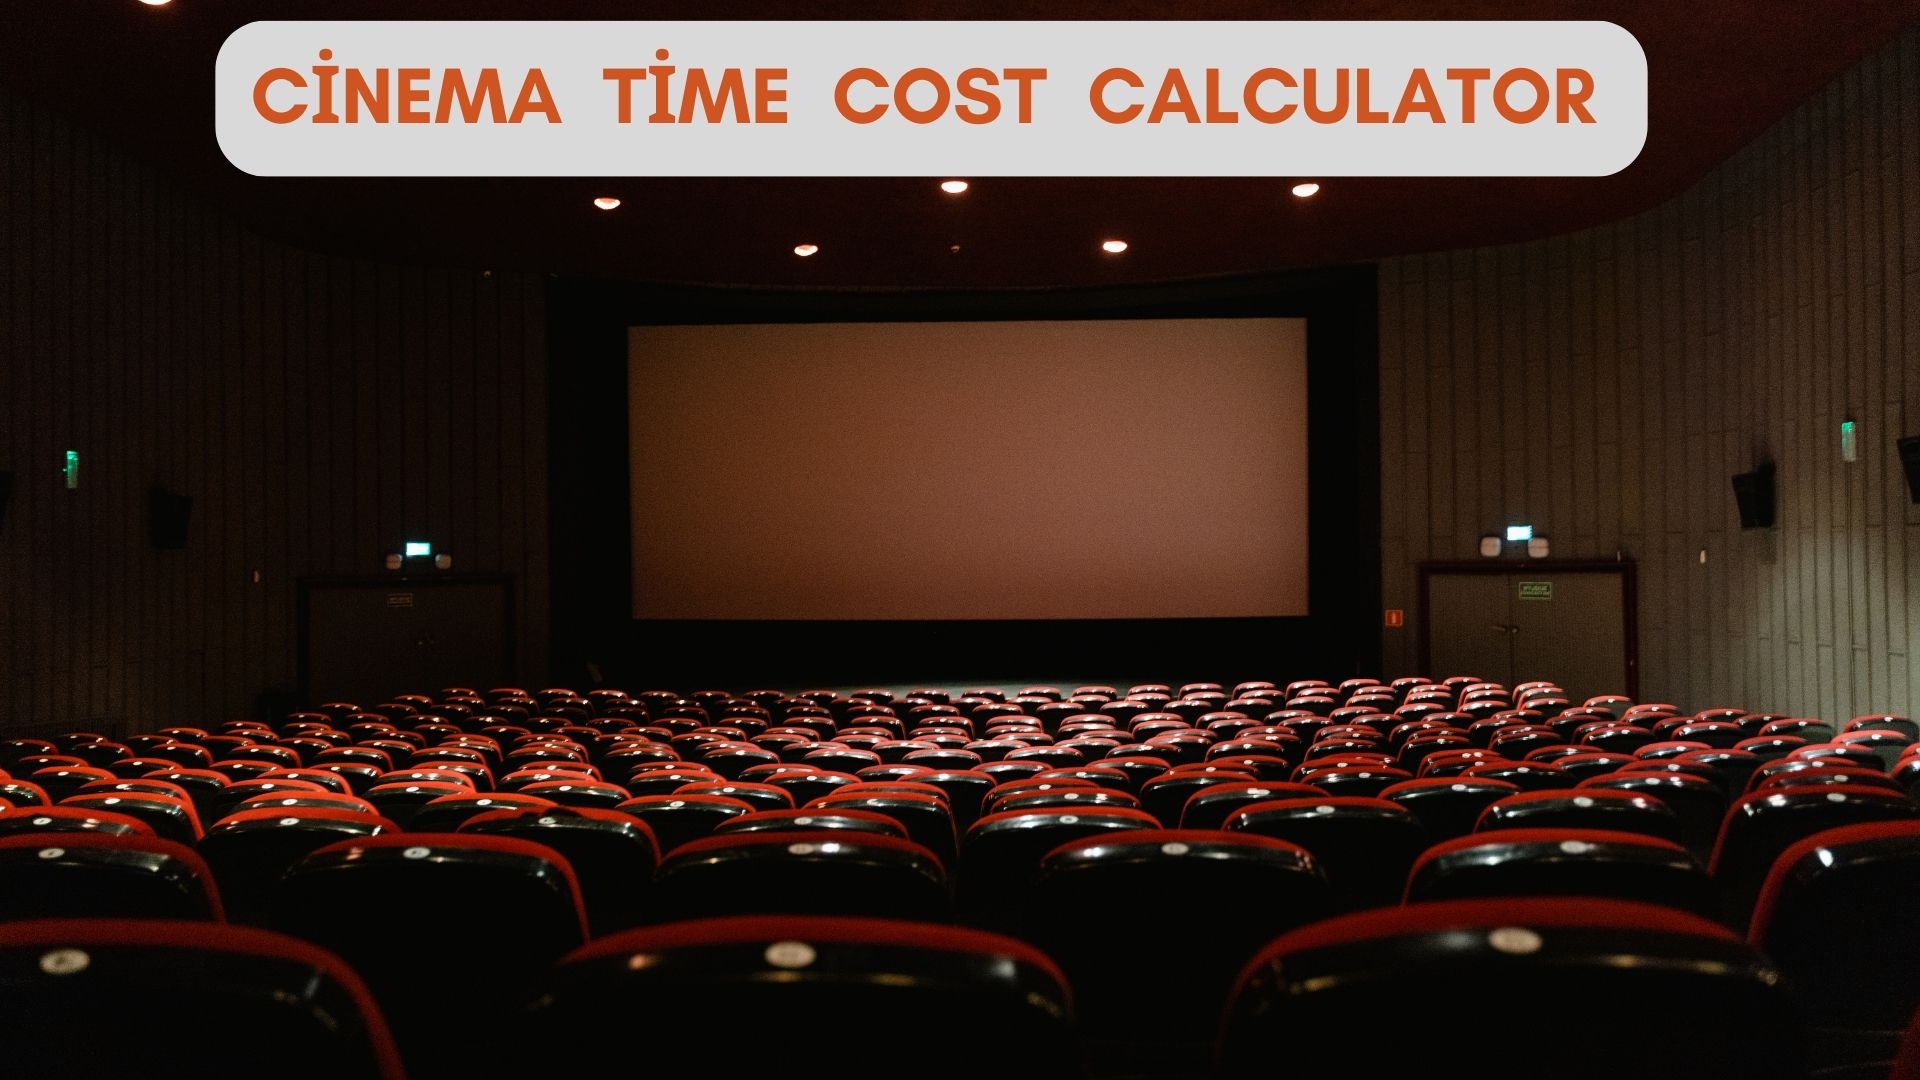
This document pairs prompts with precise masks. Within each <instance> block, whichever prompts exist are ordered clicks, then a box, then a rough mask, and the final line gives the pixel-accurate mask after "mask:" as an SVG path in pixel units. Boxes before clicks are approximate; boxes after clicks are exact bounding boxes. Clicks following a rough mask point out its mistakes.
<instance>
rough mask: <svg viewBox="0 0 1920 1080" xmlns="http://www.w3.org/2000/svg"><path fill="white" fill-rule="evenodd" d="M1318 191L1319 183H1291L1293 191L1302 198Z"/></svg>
mask: <svg viewBox="0 0 1920 1080" xmlns="http://www.w3.org/2000/svg"><path fill="white" fill-rule="evenodd" d="M1319 191H1320V185H1319V184H1312V183H1308V184H1295V185H1293V193H1294V194H1295V195H1298V196H1299V197H1301V198H1303V199H1304V198H1307V197H1309V196H1311V195H1314V194H1317V193H1318V192H1319Z"/></svg>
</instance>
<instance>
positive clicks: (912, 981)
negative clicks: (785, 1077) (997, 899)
mask: <svg viewBox="0 0 1920 1080" xmlns="http://www.w3.org/2000/svg"><path fill="white" fill-rule="evenodd" d="M534 1002H535V1004H534V1006H533V1010H532V1012H531V1014H530V1019H531V1026H530V1029H529V1031H528V1033H527V1038H525V1039H522V1040H516V1041H517V1042H520V1043H522V1044H525V1045H528V1046H533V1047H542V1046H556V1045H557V1046H565V1047H568V1048H569V1049H570V1051H572V1052H575V1053H578V1054H580V1055H581V1056H582V1058H583V1059H584V1060H617V1059H619V1058H620V1057H621V1056H622V1055H623V1054H626V1053H628V1052H630V1049H631V1038H632V1032H633V1022H634V1018H635V1017H645V1018H646V1023H647V1026H648V1028H649V1030H656V1031H660V1032H664V1033H670V1037H665V1038H661V1039H657V1040H648V1043H647V1051H646V1052H647V1062H648V1064H649V1066H650V1067H651V1068H652V1069H654V1070H659V1071H663V1072H679V1073H685V1074H688V1075H693V1074H696V1073H698V1072H700V1071H702V1070H703V1069H704V1070H708V1071H710V1070H711V1069H712V1068H713V1067H714V1062H715V1061H724V1062H725V1063H726V1066H725V1069H726V1071H727V1072H728V1073H729V1074H730V1075H743V1076H744V1075H753V1074H758V1073H762V1072H767V1071H786V1070H788V1069H790V1068H791V1067H792V1065H793V1064H794V1059H793V1054H794V1047H793V1045H792V1043H791V1040H788V1039H783V1038H743V1037H741V1034H740V1031H741V1028H740V1024H741V1022H742V1018H743V1017H752V1018H754V1021H753V1022H754V1023H755V1024H757V1025H771V1026H784V1025H789V1024H814V1023H823V1022H824V1023H828V1024H836V1025H837V1024H846V1023H851V1024H857V1025H858V1036H857V1046H858V1052H857V1056H849V1057H845V1058H839V1059H837V1060H836V1064H835V1065H834V1066H832V1067H831V1068H830V1069H829V1070H828V1072H829V1073H830V1074H838V1075H846V1074H847V1070H849V1069H851V1070H852V1073H853V1074H855V1075H860V1076H881V1075H899V1074H900V1071H901V1070H902V1069H903V1068H906V1069H909V1070H910V1071H916V1072H918V1071H922V1070H923V1069H924V1070H930V1071H931V1072H932V1073H933V1074H935V1075H944V1076H988V1075H1000V1074H1002V1073H1004V1072H1005V1071H1006V1070H1008V1069H1010V1068H1011V1069H1014V1070H1015V1071H1017V1072H1018V1073H1020V1074H1021V1075H1030V1076H1048V1075H1056V1074H1059V1075H1065V1074H1068V1073H1070V1072H1072V1071H1073V1070H1074V1069H1075V1068H1076V1065H1077V1062H1076V1053H1075V1051H1076V1045H1075V1042H1076V1040H1075V1036H1074V1030H1073V1007H1072V1000H1071V998H1070V996H1069V993H1068V989H1067V983H1066V979H1065V977H1064V976H1063V975H1062V974H1061V972H1060V970H1059V969H1058V968H1057V967H1056V966H1055V965H1054V964H1053V962H1052V961H1051V960H1050V959H1048V958H1047V957H1046V956H1045V955H1043V954H1042V953H1041V952H1040V951H1039V950H1037V949H1035V948H1033V947H1032V946H1031V945H1027V944H1024V943H1022V942H1019V941H1016V940H1013V939H1011V938H1007V937H1002V936H999V935H996V934H989V933H984V932H981V931H978V930H966V929H959V928H955V927H948V926H939V925H934V924H927V923H913V922H900V921H893V920H879V919H849V918H822V917H791V916H759V917H741V918H725V919H702V920H696V921H692V922H678V923H671V924H668V925H664V926H658V927H649V928H644V929H639V930H631V931H628V932H626V933H623V934H616V935H614V936H612V937H609V938H604V939H601V940H599V941H596V942H594V943H593V944H591V945H589V946H587V947H586V948H583V949H580V950H578V951H576V952H574V953H573V954H571V955H569V956H567V957H566V958H565V959H564V960H562V961H561V962H560V963H559V964H557V965H556V966H555V967H554V969H553V971H552V972H551V974H550V975H549V976H548V978H547V979H546V981H545V983H544V984H543V985H542V986H541V988H540V992H539V994H538V995H537V997H536V998H534ZM927 1018H953V1019H954V1021H955V1022H960V1023H963V1024H964V1031H963V1032H959V1033H956V1034H955V1036H954V1037H952V1038H939V1039H937V1040H934V1041H930V1040H929V1033H928V1030H927V1026H926V1023H925V1022H922V1021H924V1020H926V1019H927Z"/></svg>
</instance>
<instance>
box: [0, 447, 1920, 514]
mask: <svg viewBox="0 0 1920 1080" xmlns="http://www.w3.org/2000/svg"><path fill="white" fill-rule="evenodd" d="M1894 445H1895V446H1897V447H1899V448H1900V468H1901V469H1903V470H1905V471H1906V474H1907V494H1908V495H1911V496H1912V497H1913V501H1914V502H1917V503H1920V435H1909V436H1907V437H1906V438H1904V439H1901V440H1900V441H1899V442H1896V443H1895V444H1894ZM0 499H4V496H0ZM5 505H6V504H5V502H4V501H0V508H4V507H5Z"/></svg>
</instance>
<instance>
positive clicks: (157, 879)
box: [0, 832, 224, 922]
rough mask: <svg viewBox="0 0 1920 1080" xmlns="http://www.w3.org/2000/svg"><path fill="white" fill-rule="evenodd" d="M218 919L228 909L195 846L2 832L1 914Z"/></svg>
mask: <svg viewBox="0 0 1920 1080" xmlns="http://www.w3.org/2000/svg"><path fill="white" fill-rule="evenodd" d="M56 918H58V919H67V918H122V919H211V920H213V921H216V922H218V921H220V920H221V919H223V918H224V915H223V913H222V910H221V906H220V893H219V890H218V888H216V887H215V885H214V879H213V874H212V873H211V872H210V871H209V870H208V869H207V864H206V863H205V862H203V861H201V858H200V856H199V855H198V854H196V853H195V852H194V851H193V849H192V848H189V847H186V846H185V845H182V844H178V843H175V842H173V841H171V840H163V839H160V838H158V837H153V836H142V835H139V834H127V835H116V834H112V833H102V832H73V833H59V834H53V833H39V834H34V833H23V834H19V835H14V836H5V837H0V920H4V919H56Z"/></svg>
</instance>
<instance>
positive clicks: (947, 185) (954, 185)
mask: <svg viewBox="0 0 1920 1080" xmlns="http://www.w3.org/2000/svg"><path fill="white" fill-rule="evenodd" d="M940 190H941V191H944V192H946V193H947V194H949V195H958V194H960V193H961V192H963V191H965V190H967V182H966V181H965V180H943V181H941V182H940Z"/></svg>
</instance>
